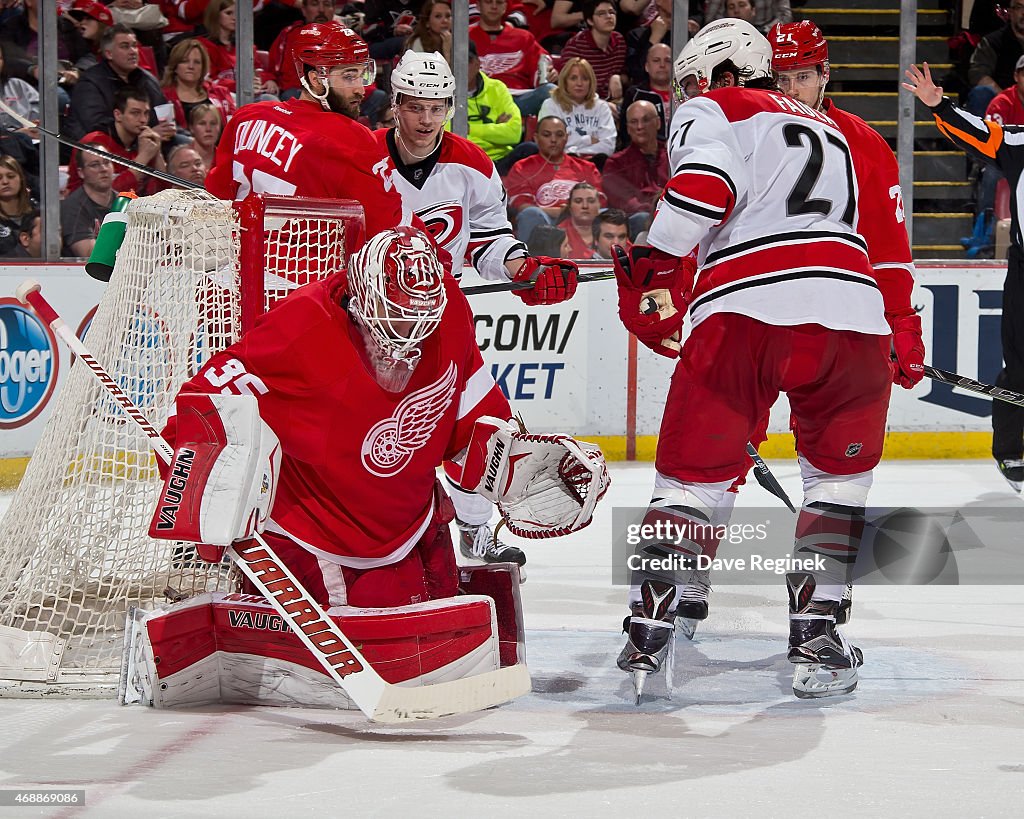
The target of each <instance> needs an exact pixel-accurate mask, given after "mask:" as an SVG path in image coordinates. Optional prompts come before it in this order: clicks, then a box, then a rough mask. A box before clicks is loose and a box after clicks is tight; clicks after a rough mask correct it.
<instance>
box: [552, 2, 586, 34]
mask: <svg viewBox="0 0 1024 819" xmlns="http://www.w3.org/2000/svg"><path fill="white" fill-rule="evenodd" d="M586 25H587V24H586V23H585V22H584V19H583V3H582V2H581V0H555V1H554V4H553V5H552V6H551V28H552V30H553V31H556V32H557V31H561V32H564V33H565V36H564V37H563V38H562V39H561V42H560V43H559V44H560V45H564V44H565V43H566V42H568V40H569V38H570V37H572V36H573V35H574V34H576V33H577V32H580V31H583V29H584V28H586Z"/></svg>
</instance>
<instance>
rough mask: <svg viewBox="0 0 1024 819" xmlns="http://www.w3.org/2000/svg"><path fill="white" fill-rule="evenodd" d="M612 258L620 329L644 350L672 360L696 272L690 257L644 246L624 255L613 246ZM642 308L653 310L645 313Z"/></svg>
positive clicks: (677, 345)
mask: <svg viewBox="0 0 1024 819" xmlns="http://www.w3.org/2000/svg"><path fill="white" fill-rule="evenodd" d="M612 257H613V259H614V264H615V281H616V284H617V285H618V287H619V318H620V319H621V320H622V323H623V325H625V327H626V329H627V330H629V332H631V333H632V334H633V335H635V336H636V337H637V339H638V340H639V341H640V342H641V343H642V344H643V345H644V346H646V347H649V348H650V349H652V350H654V352H656V353H658V354H659V355H663V356H667V357H668V358H676V357H677V356H678V355H679V350H680V347H681V344H680V338H681V337H682V332H683V319H684V318H685V316H686V307H687V305H688V303H689V297H690V292H691V290H692V289H693V279H694V276H695V274H696V271H697V263H696V262H695V261H694V259H693V256H692V255H690V256H685V257H683V258H682V259H680V258H679V257H677V256H670V255H669V254H668V253H665V252H664V251H661V250H658V248H656V247H648V246H645V245H633V247H631V248H630V249H629V251H628V252H627V251H626V250H625V249H624V248H623V247H622V246H621V245H613V246H612ZM645 304H647V305H650V306H652V307H653V306H656V307H657V310H650V309H649V310H645V309H644V305H645Z"/></svg>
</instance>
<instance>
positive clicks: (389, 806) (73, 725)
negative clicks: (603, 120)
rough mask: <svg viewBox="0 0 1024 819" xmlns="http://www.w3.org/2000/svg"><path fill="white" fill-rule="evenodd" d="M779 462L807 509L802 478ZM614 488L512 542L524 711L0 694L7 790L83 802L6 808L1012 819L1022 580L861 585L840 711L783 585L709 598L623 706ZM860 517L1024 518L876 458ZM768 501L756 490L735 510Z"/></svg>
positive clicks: (1017, 810) (632, 493)
mask: <svg viewBox="0 0 1024 819" xmlns="http://www.w3.org/2000/svg"><path fill="white" fill-rule="evenodd" d="M770 466H771V467H772V469H773V471H774V472H775V473H776V475H777V476H778V477H779V478H780V480H781V481H782V483H783V485H784V486H785V488H786V489H787V491H788V492H789V493H790V496H791V497H793V498H794V499H796V498H799V497H800V480H799V474H798V471H797V467H796V463H795V462H792V461H788V462H787V461H777V462H772V463H771V464H770ZM612 471H613V485H612V489H611V490H610V495H609V497H608V498H607V499H606V500H605V501H604V502H603V504H602V508H601V509H600V510H599V512H598V516H597V518H596V520H595V522H594V524H593V525H592V526H591V527H590V528H589V529H587V530H585V531H584V532H581V533H578V534H576V535H574V536H572V537H571V538H566V539H563V540H560V541H550V542H547V543H529V544H524V545H525V548H526V549H527V551H528V554H529V580H528V582H527V583H526V585H525V586H523V596H524V604H525V609H526V625H527V646H528V657H529V664H530V669H531V672H532V675H533V693H532V694H531V695H529V696H527V697H523V698H522V699H520V700H518V701H517V702H515V703H513V704H511V705H508V706H506V707H503V708H500V709H495V710H492V711H489V712H486V713H482V714H476V715H471V716H465V717H460V718H450V719H447V720H443V721H438V722H435V723H422V724H416V725H411V726H408V727H405V726H403V727H387V728H384V727H378V726H375V725H372V724H371V723H368V722H367V721H366V720H365V719H363V718H362V717H361V716H360V715H359V714H358V713H350V712H326V711H313V710H306V711H304V710H298V709H271V708H243V707H231V708H225V707H222V708H204V709H197V710H193V711H184V712H182V711H156V710H152V709H146V708H141V707H120V706H118V705H116V704H114V703H108V702H71V701H53V700H51V701H43V702H40V701H25V700H21V701H18V700H0V725H2V730H0V789H11V788H28V787H36V788H38V787H61V788H84V789H85V790H86V806H85V808H84V809H83V808H68V809H53V810H49V811H38V810H36V809H31V808H17V809H14V808H6V809H4V808H0V815H7V814H10V815H14V816H30V815H49V816H89V817H121V816H126V817H207V816H209V817H215V816H216V817H220V816H224V817H237V816H253V817H262V816H267V817H285V816H305V815H311V816H314V815H315V816H317V817H321V818H323V819H326V817H333V816H339V817H340V816H349V817H353V816H358V817H363V816H388V817H390V816H402V817H413V818H414V819H415V818H416V817H433V816H439V817H440V816H445V817H455V816H460V817H461V816H468V817H487V819H493V817H505V816H517V817H520V816H527V817H547V816H557V817H569V816H585V817H600V816H614V817H623V819H633V818H634V817H638V819H639V817H645V816H659V817H660V816H673V817H702V816H723V817H739V816H754V817H757V819H762V817H772V816H783V815H793V814H807V815H821V816H827V817H839V816H883V815H896V814H897V811H898V815H900V816H907V817H918V816H920V817H925V816H927V817H935V816H957V817H974V816H1019V815H1021V801H1022V796H1024V651H1022V649H1024V625H1022V618H1021V604H1020V597H1021V592H1022V588H1021V587H1017V586H1013V587H1011V586H1001V587H991V586H989V587H982V586H973V587H955V586H941V587H927V586H926V587H913V588H898V587H883V586H864V587H858V589H857V591H856V596H855V609H854V619H853V621H852V622H851V624H850V626H849V627H848V628H849V630H848V633H849V634H850V635H851V636H852V637H853V639H854V641H855V642H856V643H857V644H858V645H860V646H861V647H862V648H863V649H864V654H865V666H864V667H863V669H862V674H861V684H860V687H859V688H858V690H857V691H856V693H855V694H853V695H851V696H847V697H841V698H836V699H832V700H797V699H796V698H795V697H793V695H792V694H791V693H790V687H789V686H790V680H791V670H790V666H789V664H788V663H787V662H786V659H785V636H786V611H785V609H786V606H785V591H784V589H783V586H782V582H781V579H780V582H779V585H778V586H777V587H774V586H758V587H732V588H719V589H718V590H716V591H715V592H714V594H713V595H712V598H711V604H712V613H711V617H710V618H709V619H708V620H707V621H706V622H705V623H703V624H702V625H701V627H700V630H699V631H698V634H697V639H696V640H695V641H694V642H693V643H688V642H686V641H685V640H682V639H680V640H678V642H677V652H676V658H675V670H674V671H675V673H674V685H673V689H672V696H671V698H669V697H668V690H667V686H666V680H665V679H664V677H655V678H652V679H651V680H650V681H649V683H648V693H647V699H646V700H645V702H644V704H643V705H642V706H641V707H640V708H636V707H635V706H633V705H632V694H631V687H630V685H629V681H628V679H627V677H626V675H625V674H623V673H622V672H621V671H619V670H618V669H617V668H615V665H614V660H615V656H616V654H617V653H618V650H619V649H620V648H621V645H622V637H621V636H620V635H619V633H618V632H619V627H620V624H621V621H622V617H623V616H624V614H625V613H626V610H625V606H624V602H623V601H624V590H623V589H621V588H614V587H612V586H611V584H610V568H609V567H610V560H611V557H610V554H611V543H610V539H611V537H610V520H611V509H612V508H613V506H634V507H642V506H644V505H645V504H646V502H647V499H648V497H649V494H650V488H651V483H652V476H653V470H652V468H651V467H650V466H649V465H635V466H633V465H618V466H614V467H613V470H612ZM6 502H7V499H4V500H3V501H0V505H5V504H6ZM871 502H872V503H874V504H879V505H882V504H884V505H887V506H900V505H943V504H948V505H965V504H972V505H989V506H997V507H1009V508H1017V507H1019V508H1020V510H1021V515H1022V518H1024V501H1022V500H1021V499H1020V498H1019V497H1017V496H1014V495H1013V494H1012V493H1011V492H1010V491H1009V489H1008V487H1007V486H1006V484H1005V482H1004V481H1003V479H1002V478H1001V477H1000V476H999V475H998V473H997V472H996V470H995V467H994V466H993V465H992V464H991V462H976V461H968V462H954V461H936V462H883V464H882V465H881V467H880V468H879V469H878V471H877V473H876V479H875V485H874V488H873V489H872V493H871ZM774 503H776V502H775V501H774V500H773V499H771V498H770V497H768V496H767V495H765V494H764V492H763V491H762V490H761V489H760V488H759V487H757V486H756V485H755V486H751V487H749V488H746V489H744V491H743V492H742V493H741V496H740V500H739V505H741V506H742V505H747V506H764V505H767V504H774ZM1021 546H1022V548H1024V537H1022V544H1021Z"/></svg>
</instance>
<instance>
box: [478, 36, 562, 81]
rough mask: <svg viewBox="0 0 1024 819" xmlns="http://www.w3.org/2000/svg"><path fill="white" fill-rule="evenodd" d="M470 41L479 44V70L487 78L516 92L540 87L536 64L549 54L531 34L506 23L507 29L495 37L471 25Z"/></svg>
mask: <svg viewBox="0 0 1024 819" xmlns="http://www.w3.org/2000/svg"><path fill="white" fill-rule="evenodd" d="M469 38H470V39H471V40H472V41H473V42H474V43H476V50H477V54H479V55H480V68H481V69H482V70H483V72H484V74H486V75H487V76H488V77H491V78H492V79H495V80H501V81H502V82H503V83H505V85H507V86H508V87H509V90H511V91H513V92H515V91H526V90H529V89H531V88H536V87H537V65H538V63H539V62H540V56H541V54H546V53H547V52H546V51H545V50H544V49H543V48H541V45H540V43H538V42H537V39H536V38H535V37H534V36H533V34H531V33H530V32H529V31H527V30H525V29H521V28H516V27H515V26H513V25H512V24H511V23H505V28H503V29H502V30H501V32H500V33H499V34H498V35H497V36H492V35H490V34H488V33H487V32H486V31H484V30H483V29H482V28H480V26H479V25H472V26H470V27H469ZM544 81H545V82H546V81H547V80H546V78H545V80H544Z"/></svg>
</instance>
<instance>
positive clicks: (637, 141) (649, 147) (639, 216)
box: [604, 100, 669, 238]
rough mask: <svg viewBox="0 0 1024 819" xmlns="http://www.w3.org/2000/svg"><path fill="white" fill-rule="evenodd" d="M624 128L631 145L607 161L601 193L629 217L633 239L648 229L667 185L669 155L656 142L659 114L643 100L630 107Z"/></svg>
mask: <svg viewBox="0 0 1024 819" xmlns="http://www.w3.org/2000/svg"><path fill="white" fill-rule="evenodd" d="M626 127H627V129H628V130H629V139H630V144H629V146H628V147H626V148H623V149H622V150H621V151H619V152H618V153H615V154H612V155H611V156H610V157H608V161H607V162H606V163H605V166H604V189H605V193H607V194H608V203H609V204H610V205H611V206H612V207H613V208H619V209H621V210H623V211H625V212H626V213H628V214H629V228H630V230H629V232H630V235H631V236H632V237H633V238H636V235H637V234H638V233H640V231H642V230H647V227H648V226H649V225H650V221H651V215H652V214H653V213H654V205H655V203H656V202H657V201H658V197H659V196H660V195H661V191H662V189H663V188H664V187H665V185H666V184H667V183H668V179H669V172H668V152H667V151H666V150H665V143H664V142H662V141H661V140H660V139H658V112H657V110H656V109H655V108H654V106H653V105H652V104H651V103H649V102H647V101H646V100H639V101H638V102H634V103H633V104H632V105H631V106H629V110H628V111H627V112H626Z"/></svg>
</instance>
